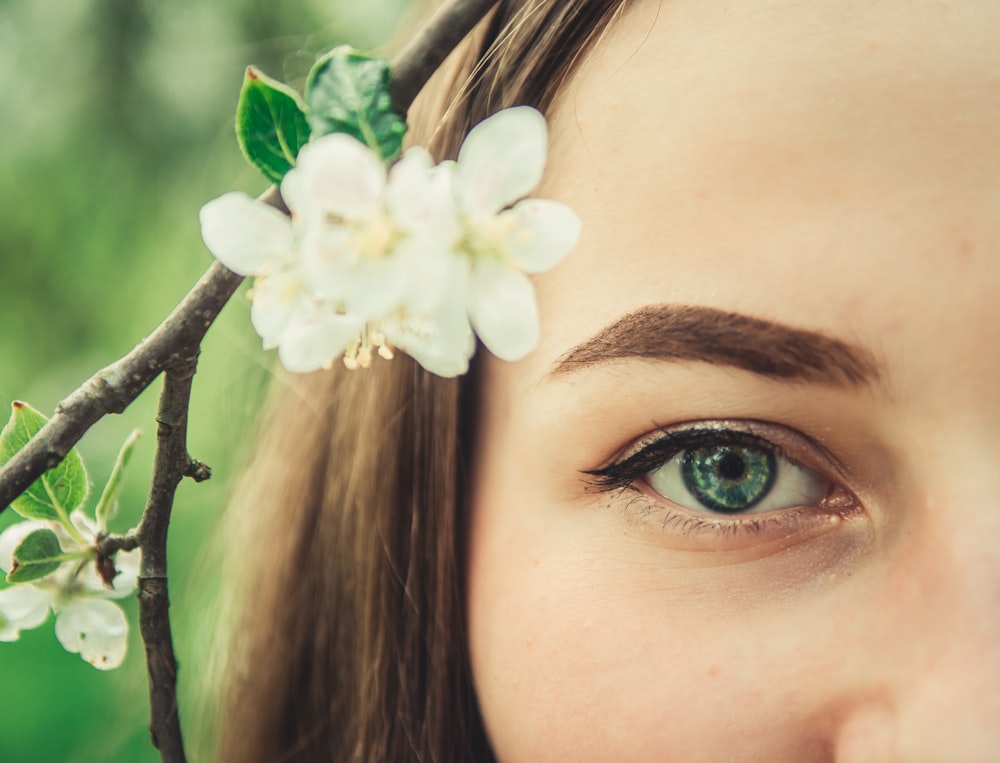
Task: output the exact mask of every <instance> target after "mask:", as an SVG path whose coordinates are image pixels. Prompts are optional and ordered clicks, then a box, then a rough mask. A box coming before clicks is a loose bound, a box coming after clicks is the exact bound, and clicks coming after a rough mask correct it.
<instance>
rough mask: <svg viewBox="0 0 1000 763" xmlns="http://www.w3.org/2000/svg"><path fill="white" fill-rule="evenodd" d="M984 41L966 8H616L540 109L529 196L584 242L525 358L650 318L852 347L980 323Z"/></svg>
mask: <svg viewBox="0 0 1000 763" xmlns="http://www.w3.org/2000/svg"><path fill="white" fill-rule="evenodd" d="M997 40H1000V4H996V3H987V2H953V3H945V2H939V1H937V0H934V1H933V2H932V1H926V2H925V1H924V0H912V1H911V0H907V2H901V1H900V2H876V3H872V2H846V1H844V0H836V1H833V0H810V1H809V2H801V1H800V2H787V1H786V2H776V1H774V0H761V1H759V2H738V3H722V2H694V1H693V0H691V1H688V2H685V1H684V0H681V1H680V2H669V3H666V2H662V3H657V2H640V3H638V4H635V5H633V6H631V7H630V9H629V10H628V11H627V12H626V13H625V14H624V16H623V17H622V18H621V19H620V20H619V22H618V23H617V24H616V25H614V26H613V27H612V28H611V30H610V31H609V32H608V33H607V34H606V36H605V37H604V39H602V40H601V42H600V43H599V44H598V45H597V46H595V48H594V49H593V51H592V52H591V53H590V54H589V56H588V57H587V58H586V59H585V60H584V62H583V64H582V65H581V67H580V68H579V70H578V71H577V73H576V75H575V77H574V79H573V80H572V81H571V83H570V84H569V86H568V87H567V88H565V90H564V92H563V93H562V95H561V96H560V99H559V100H558V101H557V102H556V105H555V108H554V111H553V114H552V154H551V159H550V164H549V169H548V172H547V175H546V183H545V187H544V188H543V189H542V191H541V192H540V194H539V195H543V196H545V195H548V196H552V197H554V198H558V199H560V200H562V201H566V202H567V203H569V204H571V205H572V206H573V207H574V208H575V209H576V210H577V211H578V213H579V214H580V215H581V218H582V219H583V222H584V235H583V239H582V241H581V244H580V246H579V248H578V250H577V251H575V252H574V253H573V254H571V255H570V256H569V257H568V258H567V259H566V261H565V262H564V263H563V264H561V265H560V266H559V267H558V268H557V269H556V270H555V271H553V272H551V273H549V274H544V275H542V276H541V277H539V278H538V279H537V282H536V284H537V288H538V291H539V301H540V308H541V313H542V325H543V332H544V337H543V345H542V348H541V349H540V351H539V352H538V353H536V354H535V356H534V357H533V359H532V362H533V363H535V364H537V365H538V366H539V368H542V367H544V365H545V364H547V363H551V361H552V360H553V359H554V358H556V357H558V356H559V354H561V352H564V351H565V350H566V349H568V347H570V346H572V345H573V344H575V343H577V342H579V341H582V340H583V339H584V338H586V337H587V336H590V335H592V334H594V333H596V332H597V331H599V330H600V328H601V327H602V326H603V325H605V324H607V323H609V322H611V321H612V320H614V319H615V318H616V317H618V316H619V315H621V314H623V313H626V312H629V311H630V310H634V309H636V308H637V307H639V306H641V305H643V304H654V303H661V302H680V303H685V304H704V305H709V306H713V307H720V308H724V309H729V310H737V311H740V312H745V313H748V314H752V315H758V316H761V317H766V318H769V319H774V320H779V321H783V322H787V323H790V324H792V325H796V326H800V327H802V328H808V329H816V330H821V331H827V332H831V333H833V334H838V335H844V334H845V333H846V334H847V335H848V338H852V339H853V338H854V337H855V336H856V335H860V339H862V340H864V341H868V342H871V340H872V337H873V336H879V335H880V334H881V333H883V332H886V331H892V330H894V329H895V327H897V325H898V323H899V322H900V321H906V322H908V324H909V325H910V326H911V328H912V327H914V326H915V325H916V324H919V322H920V320H921V318H920V316H919V315H917V316H911V315H910V313H911V312H913V311H915V310H917V309H918V308H920V307H922V308H923V309H922V314H923V315H924V316H925V317H927V325H926V326H925V327H924V328H926V329H928V330H931V329H933V330H934V331H937V332H939V333H940V331H942V330H944V329H945V328H947V327H946V326H942V324H941V320H942V316H946V315H948V314H950V312H949V309H948V306H950V305H954V304H955V302H956V301H960V302H961V303H962V305H963V311H964V312H963V315H962V316H960V317H955V320H956V322H958V321H961V322H964V323H968V321H969V320H973V321H976V322H980V323H981V322H982V321H984V320H985V321H987V322H988V324H989V325H992V324H993V323H995V320H994V318H995V314H996V310H995V308H994V306H993V304H992V300H993V298H994V297H995V295H996V294H997V293H998V289H1000V265H998V262H1000V225H998V218H1000V213H998V211H1000V45H998V44H997ZM991 295H992V296H991ZM581 308H583V309H581ZM928 308H930V309H928ZM930 316H933V321H931V320H930ZM914 321H915V323H914ZM917 328H918V329H919V328H920V327H919V326H917Z"/></svg>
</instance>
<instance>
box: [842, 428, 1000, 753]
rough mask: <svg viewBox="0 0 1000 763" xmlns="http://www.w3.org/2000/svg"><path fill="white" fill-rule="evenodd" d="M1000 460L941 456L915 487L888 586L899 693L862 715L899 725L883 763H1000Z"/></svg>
mask: <svg viewBox="0 0 1000 763" xmlns="http://www.w3.org/2000/svg"><path fill="white" fill-rule="evenodd" d="M967 445H968V443H967ZM995 463H996V460H995V459H994V458H990V449H988V448H976V447H971V448H970V447H965V448H954V449H952V450H950V451H949V452H948V453H944V452H942V451H941V450H938V451H937V453H936V454H934V457H933V458H931V459H930V460H929V462H928V463H926V464H924V465H923V467H922V474H923V479H919V478H918V479H917V480H916V481H915V482H916V484H917V490H916V492H915V494H914V501H913V503H912V504H911V505H909V506H901V507H897V510H898V511H900V512H902V513H903V515H902V516H901V517H900V521H899V528H898V532H896V533H894V534H892V535H891V536H890V538H889V539H888V540H887V544H886V549H885V553H886V554H887V562H888V563H887V565H886V579H885V585H884V588H883V591H884V595H885V597H886V599H885V608H884V610H883V612H884V620H883V624H884V626H885V631H884V634H883V637H884V639H885V642H884V643H883V645H882V648H883V649H884V650H886V652H887V655H888V664H889V665H891V668H890V669H889V671H888V673H887V675H889V676H891V677H890V678H889V681H888V683H889V686H890V687H891V688H890V689H889V691H888V696H885V695H882V696H880V697H879V699H878V702H876V703H875V706H874V707H875V709H874V710H873V709H872V707H868V708H866V709H865V710H864V712H863V713H860V715H863V716H864V717H866V718H869V719H870V718H881V719H887V718H891V719H892V722H891V723H890V724H888V725H889V726H890V727H891V732H889V733H886V734H883V735H882V737H880V738H881V739H882V741H883V743H887V744H888V748H889V749H891V750H892V751H893V752H892V754H891V755H890V754H886V755H884V756H877V757H875V758H873V760H877V759H882V757H884V758H886V759H890V760H899V761H902V762H904V763H914V762H916V761H945V760H963V761H992V760H1000V470H998V469H997V468H996V466H995V465H994V464H995ZM865 713H867V715H865ZM869 725H870V724H869ZM871 738H872V739H876V738H879V737H877V735H876V736H872V737H871ZM890 740H891V741H890Z"/></svg>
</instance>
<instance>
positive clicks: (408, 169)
mask: <svg viewBox="0 0 1000 763" xmlns="http://www.w3.org/2000/svg"><path fill="white" fill-rule="evenodd" d="M452 165H453V163H451V162H447V163H444V164H442V165H439V166H437V167H432V166H431V156H430V154H429V153H427V151H426V150H425V149H423V148H421V147H419V146H415V147H413V148H411V149H409V150H408V151H407V152H406V153H405V154H404V155H403V158H402V159H400V160H399V161H398V162H396V164H394V165H393V166H392V169H391V170H390V171H389V181H388V185H387V186H386V191H385V207H386V210H387V212H388V215H389V217H390V219H391V220H392V222H393V225H394V226H395V227H396V228H397V229H398V230H400V231H403V232H405V233H409V234H427V233H431V234H433V235H434V237H435V238H436V239H437V240H438V241H439V242H440V245H441V247H442V248H446V249H447V248H451V246H452V245H453V244H454V243H455V242H456V241H457V240H458V239H459V237H460V236H461V233H462V228H461V222H460V219H459V214H458V208H457V207H456V206H455V194H454V192H453V190H452V175H453V168H452Z"/></svg>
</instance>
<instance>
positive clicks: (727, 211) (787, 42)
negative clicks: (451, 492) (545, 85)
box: [468, 0, 1000, 763]
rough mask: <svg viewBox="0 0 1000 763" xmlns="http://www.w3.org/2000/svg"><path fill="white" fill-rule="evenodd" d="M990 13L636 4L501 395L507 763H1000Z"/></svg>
mask: <svg viewBox="0 0 1000 763" xmlns="http://www.w3.org/2000/svg"><path fill="white" fill-rule="evenodd" d="M998 40H1000V3H996V2H993V0H982V2H973V1H971V0H970V1H969V2H959V1H957V0H955V1H953V2H946V1H944V0H899V1H898V2H869V1H868V0H856V1H855V0H809V2H791V1H790V0H755V1H754V2H743V3H715V2H709V3H706V2H694V1H693V0H691V1H689V2H685V1H684V0H680V1H679V2H662V3H661V2H646V3H641V4H640V5H638V6H637V7H636V8H633V9H632V10H631V11H630V12H629V13H627V14H626V15H625V16H624V18H623V19H622V20H621V21H620V22H619V23H618V24H617V25H616V26H614V27H613V31H612V32H610V33H609V34H608V35H607V36H606V37H605V38H604V40H603V41H602V42H601V43H600V44H599V46H598V47H597V48H596V49H595V50H594V51H593V53H592V54H591V55H590V57H589V58H588V59H587V60H586V61H585V62H584V64H583V66H582V68H581V69H580V70H579V72H578V75H577V76H576V78H575V79H574V81H573V82H572V84H571V86H570V87H568V88H567V89H566V90H565V91H564V93H563V95H562V97H561V99H560V101H559V102H558V103H557V106H556V108H555V111H554V114H553V118H552V124H551V127H552V154H551V159H550V164H549V169H548V174H547V180H546V183H545V186H544V188H542V189H541V190H540V192H539V193H538V195H540V196H546V197H550V198H554V199H558V200H560V201H564V202H566V203H568V204H570V205H571V206H572V207H573V208H574V209H575V210H576V211H577V213H578V214H579V215H580V217H581V219H582V220H583V224H584V233H583V237H582V240H581V242H580V244H579V246H578V248H577V249H576V250H575V251H574V252H573V253H572V254H570V256H569V257H568V258H567V259H566V260H565V261H564V262H563V263H562V264H560V265H559V266H558V267H557V268H556V269H555V270H553V271H552V272H551V273H549V274H546V275H544V276H542V277H539V278H538V280H537V281H536V284H537V289H538V299H539V304H540V310H541V316H542V329H543V339H542V343H541V345H540V347H539V348H538V349H537V351H535V352H534V353H533V354H532V355H530V356H529V357H528V358H527V359H526V360H524V361H522V362H520V363H517V364H503V363H500V362H497V361H494V360H492V359H489V360H486V361H485V373H484V376H483V385H482V397H481V411H482V418H481V427H480V430H479V441H478V464H477V469H476V473H475V479H474V485H473V521H472V528H471V535H470V547H469V550H470V571H469V576H470V577H469V581H468V585H469V594H468V595H469V613H470V614H469V618H470V620H469V623H470V632H471V634H470V638H471V650H472V663H473V671H474V677H475V683H476V687H477V690H478V694H479V698H480V702H481V708H482V712H483V715H484V717H485V720H486V725H487V728H488V731H489V734H490V737H491V740H492V742H493V745H494V748H495V750H496V753H497V755H498V756H499V758H500V759H501V760H502V761H505V763H511V762H517V761H532V762H535V761H546V760H552V761H584V760H602V761H617V762H625V761H652V760H670V761H833V760H835V761H837V762H838V763H855V762H858V761H866V762H875V761H878V762H879V763H881V762H882V761H908V762H909V761H992V760H997V759H998V758H997V756H998V755H1000V689H998V687H1000V467H998V464H1000V306H998V300H1000V43H998Z"/></svg>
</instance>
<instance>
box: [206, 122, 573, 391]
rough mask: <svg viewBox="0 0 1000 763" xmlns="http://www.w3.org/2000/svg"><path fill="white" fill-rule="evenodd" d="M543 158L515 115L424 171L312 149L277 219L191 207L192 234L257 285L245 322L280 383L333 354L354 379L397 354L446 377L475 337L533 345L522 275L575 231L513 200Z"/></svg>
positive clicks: (268, 211)
mask: <svg viewBox="0 0 1000 763" xmlns="http://www.w3.org/2000/svg"><path fill="white" fill-rule="evenodd" d="M546 150H547V130H546V126H545V120H544V118H543V117H542V116H541V114H539V113H538V112H537V111H535V110H534V109H530V108H527V107H520V108H515V109H508V110H506V111H502V112H499V113H498V114H496V115H494V116H493V117H491V118H490V119H488V120H486V121H484V122H483V123H482V124H480V125H478V126H477V127H476V128H475V129H473V130H472V132H471V133H470V134H469V136H468V138H467V139H466V141H465V143H464V144H463V146H462V149H461V151H460V153H459V157H458V161H457V162H444V163H442V164H441V165H438V166H434V165H433V163H432V161H431V158H430V155H429V154H428V153H427V152H426V151H425V150H424V149H422V148H411V149H410V150H408V151H407V152H406V153H405V154H404V155H403V157H402V158H401V159H400V160H399V161H398V162H397V163H396V164H395V165H393V166H392V167H391V169H389V170H386V168H385V166H384V164H383V162H382V161H381V159H380V158H379V157H377V156H376V155H375V154H374V153H373V152H372V151H371V150H370V149H369V148H368V147H367V146H365V145H364V144H362V143H360V142H359V141H357V140H355V139H354V138H352V137H350V136H347V135H341V134H334V135H326V136H323V137H321V138H318V139H316V140H315V141H313V142H311V143H309V144H308V145H307V146H306V147H305V148H303V149H302V151H301V152H300V154H299V157H298V160H297V164H296V167H295V168H294V169H292V170H291V171H289V172H288V174H287V175H286V176H285V178H284V180H283V181H282V183H281V193H282V197H283V199H284V200H285V203H286V204H287V206H288V208H289V210H290V212H291V219H288V218H286V217H284V216H283V215H281V214H280V213H278V212H277V211H275V210H274V209H272V208H270V207H269V206H267V205H265V204H263V203H261V202H257V201H255V200H253V199H251V198H250V197H249V196H246V195H245V194H238V193H234V194H226V195H224V196H222V197H220V198H218V199H215V200H214V201H211V202H209V203H208V204H206V205H205V206H204V207H203V208H202V211H201V225H202V235H203V238H204V240H205V243H206V244H207V245H208V248H209V249H210V250H211V251H212V253H213V254H214V255H215V256H216V257H217V258H218V259H219V261H220V262H222V263H223V264H224V265H226V266H227V267H229V268H230V269H232V270H234V271H235V272H237V273H240V274H241V275H247V276H251V275H252V276H255V278H256V281H255V284H254V288H253V291H252V294H253V306H252V308H251V320H252V321H253V324H254V328H255V329H256V330H257V332H258V333H259V334H260V335H261V337H262V338H263V340H264V347H265V348H272V347H277V349H278V354H279V357H280V358H281V361H282V363H283V364H284V366H285V367H286V368H287V369H289V370H290V371H311V370H315V369H317V368H320V367H322V366H325V365H327V364H328V363H329V362H330V361H331V360H332V359H333V358H335V357H336V356H338V355H341V354H343V355H344V362H345V363H346V364H347V365H348V367H351V368H353V367H357V366H367V365H368V363H369V362H370V360H371V357H372V354H373V353H374V352H376V351H377V352H378V354H380V355H382V356H383V357H386V358H391V357H392V355H393V351H394V350H395V349H398V350H402V351H404V352H406V353H407V354H409V355H411V356H412V357H413V358H415V359H416V360H417V361H418V362H419V363H420V364H421V365H423V366H424V367H425V368H427V369H428V370H429V371H431V372H433V373H436V374H438V375H441V376H456V375H458V374H461V373H464V372H465V371H466V370H467V369H468V363H469V358H470V357H471V356H472V354H473V352H474V350H475V342H474V337H473V333H472V329H473V328H475V330H476V333H478V334H479V336H480V338H481V339H482V340H483V343H484V344H485V345H486V346H487V347H488V348H489V349H490V350H491V351H492V352H493V353H494V354H496V355H497V356H499V357H501V358H504V359H506V360H515V359H518V358H521V357H523V356H524V355H526V354H527V353H528V352H529V351H530V350H531V349H533V348H534V346H535V345H536V344H537V342H538V336H539V329H538V312H537V309H536V307H535V295H534V288H533V287H532V285H531V282H530V280H529V279H528V275H527V274H529V273H537V272H540V271H542V270H546V269H548V268H550V267H552V266H553V265H554V264H555V263H556V262H558V261H559V260H560V259H562V257H563V256H564V255H565V254H566V253H567V252H568V251H569V250H570V249H571V248H572V247H573V245H574V244H575V243H576V240H577V238H578V237H579V232H580V223H579V220H578V219H577V217H576V215H574V214H573V212H572V211H570V210H569V209H568V208H567V207H566V206H564V205H562V204H558V203H556V202H552V201H545V200H539V199H523V197H524V196H525V195H526V194H527V193H529V192H530V191H531V190H532V189H533V188H534V187H535V186H536V185H537V184H538V182H539V181H540V179H541V175H542V170H543V168H544V165H545V153H546ZM515 202H516V203H515Z"/></svg>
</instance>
